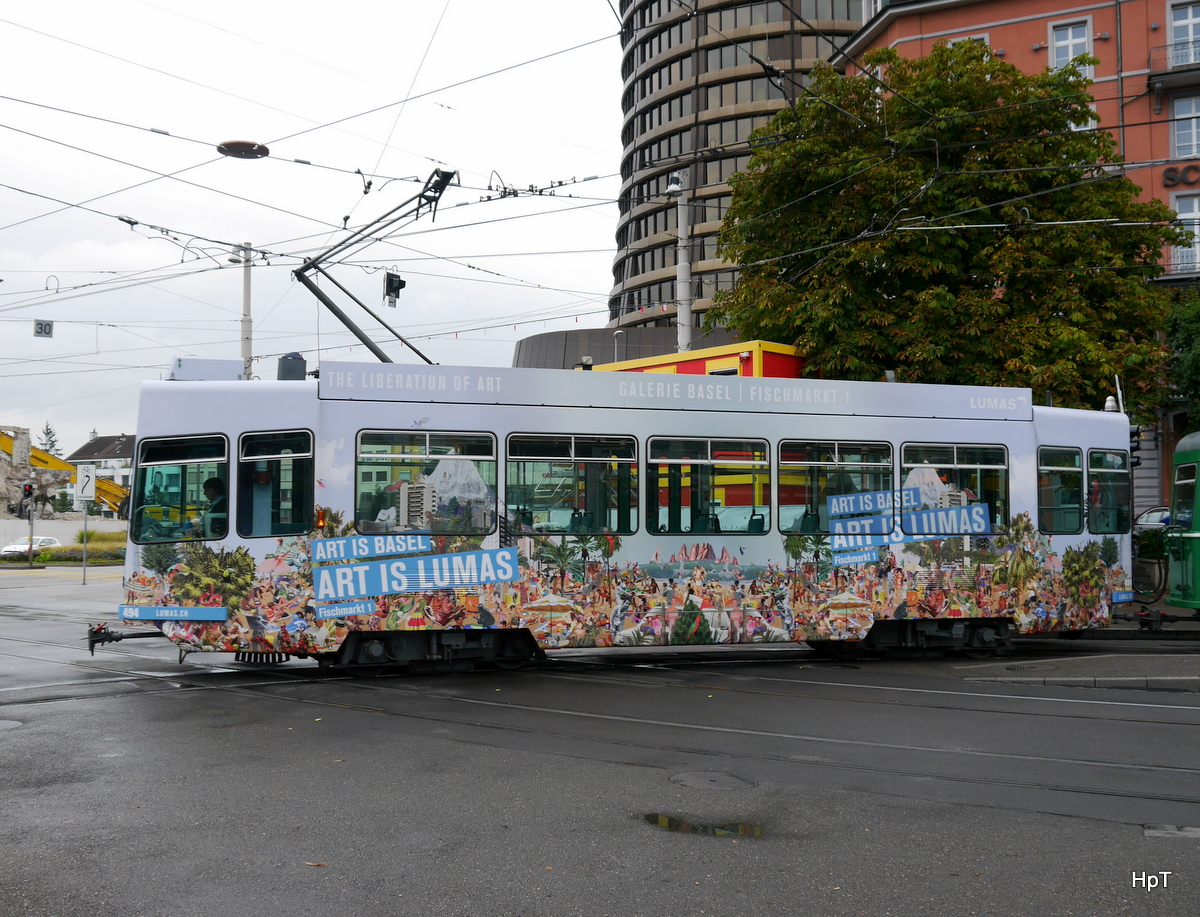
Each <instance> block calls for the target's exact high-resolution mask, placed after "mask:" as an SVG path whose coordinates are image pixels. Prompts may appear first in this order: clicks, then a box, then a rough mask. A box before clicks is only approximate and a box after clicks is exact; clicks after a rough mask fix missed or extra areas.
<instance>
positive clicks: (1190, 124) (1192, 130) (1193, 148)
mask: <svg viewBox="0 0 1200 917" xmlns="http://www.w3.org/2000/svg"><path fill="white" fill-rule="evenodd" d="M1173 109H1174V111H1173V114H1174V116H1175V130H1174V138H1175V152H1174V155H1175V156H1177V157H1179V158H1181V159H1182V158H1187V157H1192V156H1197V155H1200V96H1186V97H1184V98H1182V99H1176V100H1175V102H1174V106H1173Z"/></svg>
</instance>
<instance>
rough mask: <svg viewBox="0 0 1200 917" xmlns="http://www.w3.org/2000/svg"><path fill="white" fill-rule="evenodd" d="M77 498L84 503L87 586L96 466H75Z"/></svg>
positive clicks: (84, 559)
mask: <svg viewBox="0 0 1200 917" xmlns="http://www.w3.org/2000/svg"><path fill="white" fill-rule="evenodd" d="M75 496H76V498H77V499H79V500H82V501H83V584H84V585H85V586H86V585H87V551H88V529H87V524H88V504H89V503H90V502H91V501H92V500H94V499H96V466H95V465H76V466H75Z"/></svg>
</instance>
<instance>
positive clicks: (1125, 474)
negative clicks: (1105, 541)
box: [1088, 449, 1131, 535]
mask: <svg viewBox="0 0 1200 917" xmlns="http://www.w3.org/2000/svg"><path fill="white" fill-rule="evenodd" d="M1129 487H1130V482H1129V455H1128V453H1126V452H1124V451H1122V450H1120V449H1092V450H1089V452H1088V531H1089V532H1091V533H1092V534H1093V535H1119V534H1123V533H1125V532H1128V531H1129V528H1130V521H1131V520H1130V513H1129V500H1130V491H1129Z"/></svg>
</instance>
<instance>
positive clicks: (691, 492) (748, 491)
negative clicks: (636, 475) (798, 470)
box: [646, 438, 771, 535]
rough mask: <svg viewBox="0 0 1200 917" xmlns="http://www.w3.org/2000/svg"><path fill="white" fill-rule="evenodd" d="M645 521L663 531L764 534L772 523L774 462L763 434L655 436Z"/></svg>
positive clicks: (651, 445) (654, 529)
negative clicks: (758, 436) (753, 437)
mask: <svg viewBox="0 0 1200 917" xmlns="http://www.w3.org/2000/svg"><path fill="white" fill-rule="evenodd" d="M648 453H649V458H648V459H647V461H646V478H647V492H646V495H647V500H646V504H647V510H646V513H647V522H646V525H647V527H648V528H649V529H650V531H652V532H658V533H661V534H664V535H717V534H721V533H725V532H744V533H746V534H748V535H761V534H764V533H765V532H766V531H767V529H769V528H770V508H771V507H770V502H771V468H770V463H769V461H768V455H767V444H766V442H764V441H762V440H725V439H666V438H661V439H651V440H650V443H649V446H648Z"/></svg>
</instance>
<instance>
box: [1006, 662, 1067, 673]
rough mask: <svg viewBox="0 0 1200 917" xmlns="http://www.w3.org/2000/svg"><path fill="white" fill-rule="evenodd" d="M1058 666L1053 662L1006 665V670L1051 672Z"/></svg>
mask: <svg viewBox="0 0 1200 917" xmlns="http://www.w3.org/2000/svg"><path fill="white" fill-rule="evenodd" d="M1057 668H1058V666H1056V665H1054V664H1053V663H1045V662H1043V663H1037V664H1034V665H1006V666H1005V667H1004V670H1005V671H1006V672H1053V671H1055V670H1056V669H1057Z"/></svg>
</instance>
